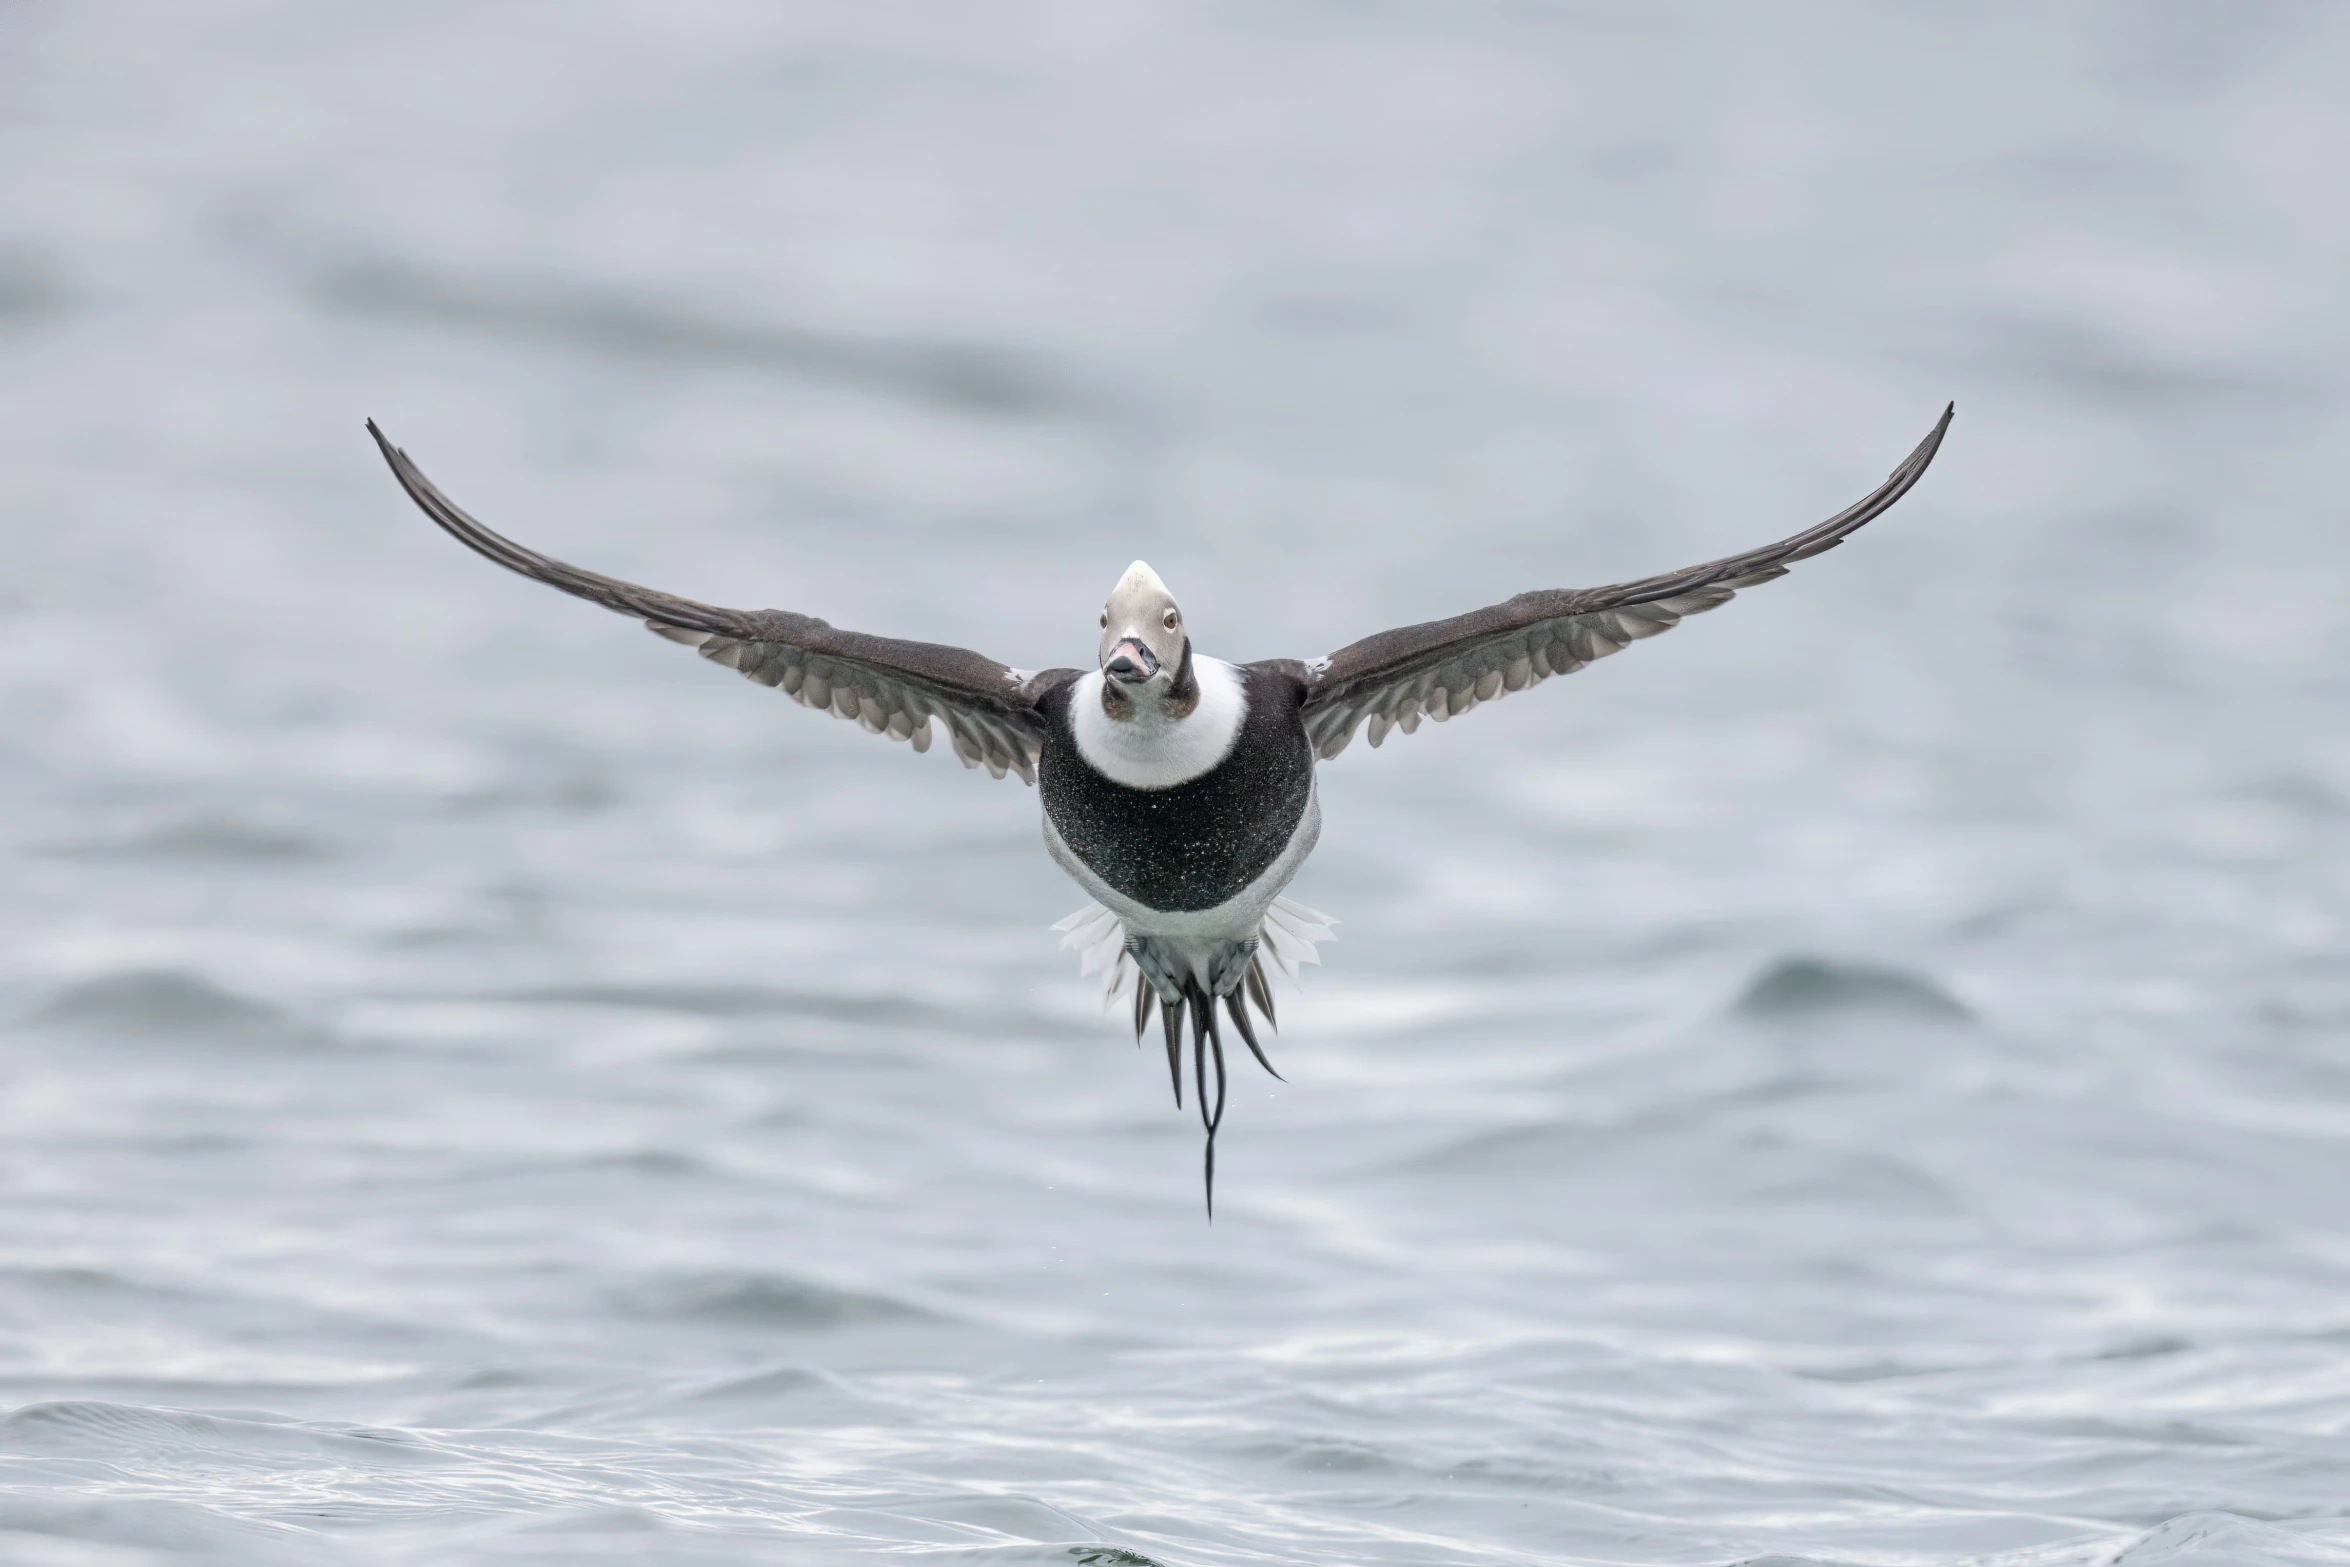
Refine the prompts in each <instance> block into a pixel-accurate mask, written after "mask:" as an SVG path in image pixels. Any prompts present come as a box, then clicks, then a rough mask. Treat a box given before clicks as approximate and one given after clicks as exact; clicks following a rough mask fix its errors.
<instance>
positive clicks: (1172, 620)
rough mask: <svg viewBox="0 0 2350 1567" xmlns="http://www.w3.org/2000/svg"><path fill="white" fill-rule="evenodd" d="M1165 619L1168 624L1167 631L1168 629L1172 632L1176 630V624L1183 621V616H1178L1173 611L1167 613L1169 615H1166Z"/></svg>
mask: <svg viewBox="0 0 2350 1567" xmlns="http://www.w3.org/2000/svg"><path fill="white" fill-rule="evenodd" d="M1164 619H1165V622H1166V627H1167V629H1168V630H1169V631H1172V630H1174V629H1175V626H1176V623H1177V622H1179V621H1181V620H1182V619H1183V617H1182V616H1181V615H1178V614H1176V613H1175V611H1173V610H1169V611H1167V613H1166V615H1165V617H1164Z"/></svg>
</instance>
